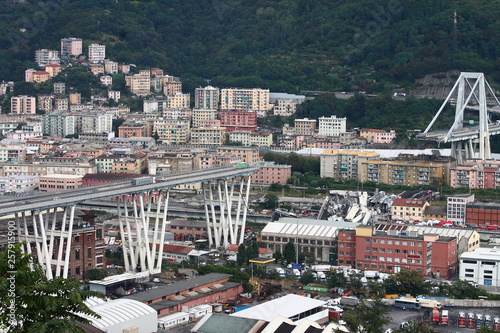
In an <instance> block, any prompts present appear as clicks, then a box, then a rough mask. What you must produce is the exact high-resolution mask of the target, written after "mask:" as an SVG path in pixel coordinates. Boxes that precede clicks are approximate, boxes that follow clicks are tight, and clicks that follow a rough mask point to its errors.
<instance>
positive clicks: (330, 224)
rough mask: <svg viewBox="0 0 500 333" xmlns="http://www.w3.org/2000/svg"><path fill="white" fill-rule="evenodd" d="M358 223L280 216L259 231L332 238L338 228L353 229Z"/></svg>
mask: <svg viewBox="0 0 500 333" xmlns="http://www.w3.org/2000/svg"><path fill="white" fill-rule="evenodd" d="M297 225H298V231H297ZM358 225H359V224H358V223H354V222H336V221H335V222H334V221H326V220H325V221H323V220H311V219H296V218H281V219H280V220H279V221H277V222H271V223H268V224H267V225H266V226H265V227H264V229H263V230H262V232H261V233H262V234H276V235H288V236H296V235H299V236H301V237H327V238H333V237H336V236H337V233H338V230H339V229H355V228H356V227H357V226H358Z"/></svg>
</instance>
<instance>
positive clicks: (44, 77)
mask: <svg viewBox="0 0 500 333" xmlns="http://www.w3.org/2000/svg"><path fill="white" fill-rule="evenodd" d="M49 79H50V74H49V73H48V72H46V71H38V72H35V73H33V82H36V83H39V82H45V81H48V80H49Z"/></svg>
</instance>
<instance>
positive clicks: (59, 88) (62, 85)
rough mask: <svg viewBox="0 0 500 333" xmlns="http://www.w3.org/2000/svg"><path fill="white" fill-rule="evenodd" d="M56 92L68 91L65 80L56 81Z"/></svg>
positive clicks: (61, 93)
mask: <svg viewBox="0 0 500 333" xmlns="http://www.w3.org/2000/svg"><path fill="white" fill-rule="evenodd" d="M53 87H54V94H56V95H64V93H66V83H64V82H54V85H53Z"/></svg>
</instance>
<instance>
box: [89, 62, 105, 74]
mask: <svg viewBox="0 0 500 333" xmlns="http://www.w3.org/2000/svg"><path fill="white" fill-rule="evenodd" d="M89 69H90V71H91V72H92V74H94V75H96V76H97V75H101V74H104V65H103V64H90V65H89Z"/></svg>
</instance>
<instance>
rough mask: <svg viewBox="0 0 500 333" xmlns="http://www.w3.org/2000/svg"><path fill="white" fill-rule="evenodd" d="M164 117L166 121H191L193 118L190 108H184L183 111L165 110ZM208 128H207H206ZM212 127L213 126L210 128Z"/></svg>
mask: <svg viewBox="0 0 500 333" xmlns="http://www.w3.org/2000/svg"><path fill="white" fill-rule="evenodd" d="M162 117H163V118H165V119H187V120H191V118H192V117H193V115H192V111H191V109H189V108H182V109H170V108H167V109H166V110H163V113H162ZM204 127H207V126H204ZM210 127H212V126H210Z"/></svg>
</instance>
